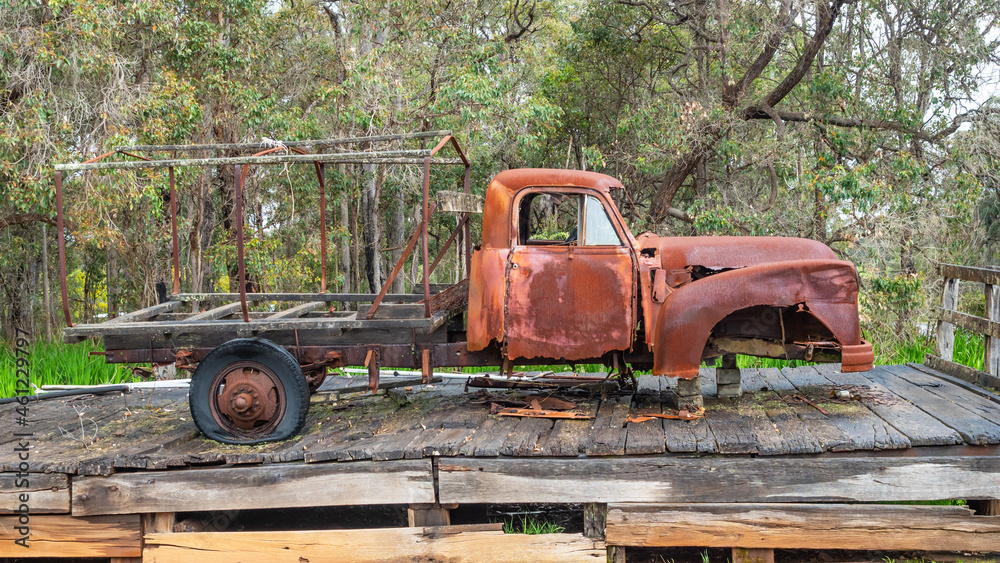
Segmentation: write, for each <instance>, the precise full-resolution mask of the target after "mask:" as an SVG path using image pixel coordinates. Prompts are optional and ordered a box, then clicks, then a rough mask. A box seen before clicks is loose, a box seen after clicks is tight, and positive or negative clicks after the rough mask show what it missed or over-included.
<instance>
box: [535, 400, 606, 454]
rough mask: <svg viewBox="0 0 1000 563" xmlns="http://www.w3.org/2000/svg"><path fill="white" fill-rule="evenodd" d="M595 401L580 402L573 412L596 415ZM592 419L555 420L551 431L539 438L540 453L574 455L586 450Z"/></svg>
mask: <svg viewBox="0 0 1000 563" xmlns="http://www.w3.org/2000/svg"><path fill="white" fill-rule="evenodd" d="M597 407H598V405H597V403H596V402H595V403H585V404H580V405H579V406H577V408H576V409H574V411H575V412H579V413H581V414H584V415H587V416H596V414H597ZM593 424H594V421H593V420H557V421H556V422H555V424H554V425H553V426H552V431H551V432H549V433H548V434H547V435H546V436H545V437H544V438H542V439H541V440H539V442H538V446H539V449H540V452H539V453H540V454H541V455H544V456H568V457H576V456H578V455H580V454H582V453H584V451H585V450H586V448H585V444H586V441H587V436H588V435H589V434H590V429H591V426H593Z"/></svg>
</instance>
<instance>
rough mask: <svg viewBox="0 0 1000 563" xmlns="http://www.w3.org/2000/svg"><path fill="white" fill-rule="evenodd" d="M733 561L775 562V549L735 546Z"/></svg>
mask: <svg viewBox="0 0 1000 563" xmlns="http://www.w3.org/2000/svg"><path fill="white" fill-rule="evenodd" d="M733 563H774V550H773V549H748V548H745V547H734V548H733Z"/></svg>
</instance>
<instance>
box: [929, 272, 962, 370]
mask: <svg viewBox="0 0 1000 563" xmlns="http://www.w3.org/2000/svg"><path fill="white" fill-rule="evenodd" d="M941 308H942V309H945V310H950V311H956V310H958V279H956V278H944V289H943V290H942V295H941ZM935 352H936V353H937V356H938V357H939V358H941V359H943V360H948V361H949V362H950V361H952V359H953V358H954V357H955V326H954V325H952V324H951V323H946V322H944V321H940V320H939V321H938V323H937V342H936V344H935Z"/></svg>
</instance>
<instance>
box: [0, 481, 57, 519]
mask: <svg viewBox="0 0 1000 563" xmlns="http://www.w3.org/2000/svg"><path fill="white" fill-rule="evenodd" d="M21 505H25V506H26V507H27V510H28V512H29V513H30V514H66V513H68V512H69V477H67V476H66V475H64V474H62V473H31V474H27V475H23V476H18V475H17V473H0V514H17V513H23V512H24V510H22V508H21Z"/></svg>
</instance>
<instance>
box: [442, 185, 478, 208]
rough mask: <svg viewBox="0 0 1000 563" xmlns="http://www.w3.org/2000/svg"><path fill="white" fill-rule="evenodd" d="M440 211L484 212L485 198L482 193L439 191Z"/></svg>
mask: <svg viewBox="0 0 1000 563" xmlns="http://www.w3.org/2000/svg"><path fill="white" fill-rule="evenodd" d="M437 200H438V206H439V207H438V211H448V212H451V213H482V212H483V203H484V198H483V196H481V195H476V194H467V193H464V192H449V191H445V190H441V191H439V192H438V193H437Z"/></svg>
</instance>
